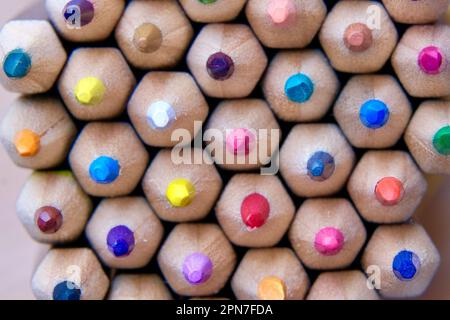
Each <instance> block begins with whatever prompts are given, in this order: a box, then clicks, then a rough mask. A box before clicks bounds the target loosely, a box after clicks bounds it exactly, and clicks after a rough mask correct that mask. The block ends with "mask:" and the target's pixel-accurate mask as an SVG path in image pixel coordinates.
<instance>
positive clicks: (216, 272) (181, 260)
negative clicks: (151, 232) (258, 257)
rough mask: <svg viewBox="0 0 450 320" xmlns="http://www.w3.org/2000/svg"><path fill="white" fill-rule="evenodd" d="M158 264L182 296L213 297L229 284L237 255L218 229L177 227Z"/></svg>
mask: <svg viewBox="0 0 450 320" xmlns="http://www.w3.org/2000/svg"><path fill="white" fill-rule="evenodd" d="M158 264H159V267H160V269H161V271H162V273H163V275H164V278H165V279H166V280H167V282H168V283H169V286H170V287H171V288H172V289H173V291H175V292H176V293H178V294H179V295H183V296H210V295H214V294H216V293H217V292H219V290H221V289H222V288H223V286H224V285H225V284H226V282H227V281H228V278H229V277H230V276H231V272H232V271H233V270H234V267H235V265H236V254H235V253H234V250H233V247H232V246H231V244H230V243H229V242H228V240H227V238H226V237H225V235H224V234H223V232H222V230H221V229H220V228H219V226H217V225H215V224H178V225H176V226H175V228H174V229H173V230H172V232H171V233H170V234H169V236H168V238H167V239H166V241H165V242H164V244H163V245H162V247H161V249H160V251H159V253H158Z"/></svg>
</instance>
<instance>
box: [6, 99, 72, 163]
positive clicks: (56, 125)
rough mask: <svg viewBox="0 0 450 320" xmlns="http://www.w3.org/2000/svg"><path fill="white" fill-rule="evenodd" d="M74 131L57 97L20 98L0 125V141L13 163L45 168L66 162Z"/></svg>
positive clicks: (70, 120)
mask: <svg viewBox="0 0 450 320" xmlns="http://www.w3.org/2000/svg"><path fill="white" fill-rule="evenodd" d="M76 134H77V129H76V127H75V124H74V123H73V122H72V119H71V118H70V116H69V114H68V113H67V111H66V109H65V108H64V106H63V104H62V103H61V101H60V100H59V99H58V98H54V97H49V96H24V97H20V98H18V99H17V100H15V101H14V102H13V103H12V105H11V106H10V108H9V110H8V112H7V113H6V115H5V117H4V118H3V120H2V123H1V125H0V139H1V142H2V144H3V146H4V147H5V149H6V151H7V152H8V154H9V156H10V157H11V159H12V160H13V161H14V163H15V164H16V165H18V166H20V167H24V168H30V169H49V168H53V167H56V166H58V165H60V164H61V163H62V162H64V160H65V159H66V156H67V153H68V151H69V149H70V146H71V144H72V141H73V140H74V139H75V136H76Z"/></svg>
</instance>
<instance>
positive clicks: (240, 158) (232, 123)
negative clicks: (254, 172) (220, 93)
mask: <svg viewBox="0 0 450 320" xmlns="http://www.w3.org/2000/svg"><path fill="white" fill-rule="evenodd" d="M280 138H281V137H280V127H279V125H278V122H277V120H276V119H275V117H274V115H273V113H272V111H271V110H270V108H269V106H268V105H267V103H266V102H265V101H264V100H260V99H239V100H225V101H222V102H220V103H219V105H218V106H217V107H216V108H215V109H214V112H213V113H212V114H211V116H210V118H209V120H208V123H207V125H206V130H205V140H207V142H208V145H207V148H206V149H207V150H208V152H210V153H211V155H212V157H213V159H214V160H215V162H216V163H217V165H218V166H220V167H221V168H223V169H226V170H237V171H241V170H251V169H256V168H260V167H261V166H263V165H266V164H268V163H269V162H270V161H271V158H272V156H273V155H274V154H275V153H276V152H277V151H278V146H279V143H280Z"/></svg>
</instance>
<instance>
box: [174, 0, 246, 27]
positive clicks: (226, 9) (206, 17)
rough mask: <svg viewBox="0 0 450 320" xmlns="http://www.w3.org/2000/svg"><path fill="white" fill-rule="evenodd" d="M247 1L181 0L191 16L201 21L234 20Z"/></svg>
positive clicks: (192, 18)
mask: <svg viewBox="0 0 450 320" xmlns="http://www.w3.org/2000/svg"><path fill="white" fill-rule="evenodd" d="M246 2H247V0H233V1H227V0H180V4H181V5H182V6H183V9H184V11H185V12H186V14H187V15H188V16H189V18H190V19H191V20H192V21H195V22H200V23H213V22H225V21H230V20H234V19H235V18H236V17H237V16H238V15H239V13H240V12H241V10H242V8H243V7H244V5H245V4H246Z"/></svg>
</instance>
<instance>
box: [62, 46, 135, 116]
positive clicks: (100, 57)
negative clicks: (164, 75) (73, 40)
mask: <svg viewBox="0 0 450 320" xmlns="http://www.w3.org/2000/svg"><path fill="white" fill-rule="evenodd" d="M135 85H136V79H135V77H134V75H133V73H132V72H131V70H130V68H129V67H128V64H127V62H126V61H125V59H124V57H123V56H122V54H121V53H120V51H119V50H118V49H116V48H80V49H77V50H75V51H73V52H72V54H71V56H70V58H69V61H68V63H67V66H66V67H65V68H64V70H63V72H62V74H61V77H60V79H59V81H58V90H59V93H60V95H61V97H62V99H63V100H64V102H65V104H66V106H67V108H68V109H69V111H70V112H71V113H72V115H73V116H74V117H75V118H77V119H79V120H84V121H93V120H105V119H111V118H115V117H118V116H119V115H121V114H122V113H123V111H124V110H125V107H126V104H127V101H128V98H129V96H130V95H131V93H132V92H133V89H134V87H135Z"/></svg>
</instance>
